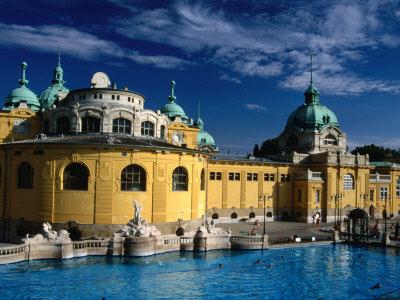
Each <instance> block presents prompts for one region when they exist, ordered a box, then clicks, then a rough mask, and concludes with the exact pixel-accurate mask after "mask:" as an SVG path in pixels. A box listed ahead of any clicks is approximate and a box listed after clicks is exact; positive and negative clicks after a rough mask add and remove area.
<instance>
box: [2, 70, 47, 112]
mask: <svg viewBox="0 0 400 300" xmlns="http://www.w3.org/2000/svg"><path fill="white" fill-rule="evenodd" d="M21 67H22V78H21V79H19V80H18V83H19V87H18V88H16V89H14V90H13V91H12V92H11V93H10V94H9V95H8V96H7V98H6V99H5V101H4V109H7V110H12V109H15V108H17V107H19V106H20V104H21V103H23V102H25V103H26V106H27V107H28V108H30V109H31V110H33V111H38V110H39V109H40V103H39V101H38V98H37V97H36V95H35V93H33V92H32V91H31V90H30V89H29V88H28V87H27V85H28V83H29V80H28V79H27V78H26V69H27V67H28V64H27V63H26V62H22V63H21Z"/></svg>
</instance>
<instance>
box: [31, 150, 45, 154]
mask: <svg viewBox="0 0 400 300" xmlns="http://www.w3.org/2000/svg"><path fill="white" fill-rule="evenodd" d="M33 154H35V155H43V150H33Z"/></svg>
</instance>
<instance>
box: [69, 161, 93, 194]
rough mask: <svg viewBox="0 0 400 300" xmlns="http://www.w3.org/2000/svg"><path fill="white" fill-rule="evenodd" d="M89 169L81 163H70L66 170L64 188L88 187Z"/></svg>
mask: <svg viewBox="0 0 400 300" xmlns="http://www.w3.org/2000/svg"><path fill="white" fill-rule="evenodd" d="M88 179H89V171H88V169H87V168H86V166H84V165H82V164H80V163H72V164H69V165H68V166H67V167H66V168H65V170H64V178H63V189H64V190H80V191H87V189H88Z"/></svg>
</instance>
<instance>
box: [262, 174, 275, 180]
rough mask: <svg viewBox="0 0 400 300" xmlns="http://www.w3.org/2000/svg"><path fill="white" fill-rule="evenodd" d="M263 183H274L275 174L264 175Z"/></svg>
mask: <svg viewBox="0 0 400 300" xmlns="http://www.w3.org/2000/svg"><path fill="white" fill-rule="evenodd" d="M264 181H275V174H273V173H264Z"/></svg>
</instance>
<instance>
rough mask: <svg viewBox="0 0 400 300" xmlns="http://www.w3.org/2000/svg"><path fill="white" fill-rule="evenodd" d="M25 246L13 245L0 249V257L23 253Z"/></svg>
mask: <svg viewBox="0 0 400 300" xmlns="http://www.w3.org/2000/svg"><path fill="white" fill-rule="evenodd" d="M25 248H26V245H15V246H9V247H3V248H0V256H5V255H13V254H19V253H24V252H25Z"/></svg>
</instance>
